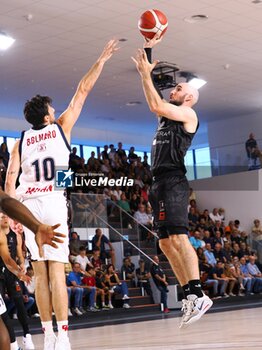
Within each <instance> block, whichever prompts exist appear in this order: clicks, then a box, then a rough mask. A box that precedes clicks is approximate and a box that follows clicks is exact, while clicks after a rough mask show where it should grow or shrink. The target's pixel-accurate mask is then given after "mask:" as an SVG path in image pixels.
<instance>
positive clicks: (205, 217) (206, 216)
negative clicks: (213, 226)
mask: <svg viewBox="0 0 262 350" xmlns="http://www.w3.org/2000/svg"><path fill="white" fill-rule="evenodd" d="M201 217H202V218H204V219H205V223H206V225H207V226H210V223H211V219H210V217H209V211H208V209H205V210H204V211H203V214H202V215H201Z"/></svg>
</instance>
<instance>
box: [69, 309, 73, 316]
mask: <svg viewBox="0 0 262 350" xmlns="http://www.w3.org/2000/svg"><path fill="white" fill-rule="evenodd" d="M68 316H73V314H72V312H71V309H70V308H69V309H68Z"/></svg>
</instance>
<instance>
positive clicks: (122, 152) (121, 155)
mask: <svg viewBox="0 0 262 350" xmlns="http://www.w3.org/2000/svg"><path fill="white" fill-rule="evenodd" d="M116 153H117V154H118V156H119V158H120V159H123V158H124V157H126V152H125V150H123V145H122V142H118V149H117V151H116Z"/></svg>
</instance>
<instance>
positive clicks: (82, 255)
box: [75, 245, 93, 271]
mask: <svg viewBox="0 0 262 350" xmlns="http://www.w3.org/2000/svg"><path fill="white" fill-rule="evenodd" d="M75 262H77V263H78V264H80V267H81V270H82V271H86V267H87V265H88V266H90V267H93V266H92V264H91V263H90V261H89V259H88V257H87V256H86V248H85V246H83V245H82V246H81V247H80V248H79V254H78V255H77V256H76V258H75Z"/></svg>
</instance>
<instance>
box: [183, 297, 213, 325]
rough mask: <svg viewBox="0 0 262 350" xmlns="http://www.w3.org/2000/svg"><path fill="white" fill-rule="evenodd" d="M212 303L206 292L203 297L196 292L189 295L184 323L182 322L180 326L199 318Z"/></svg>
mask: <svg viewBox="0 0 262 350" xmlns="http://www.w3.org/2000/svg"><path fill="white" fill-rule="evenodd" d="M212 305H213V301H212V300H211V299H210V298H209V297H208V296H207V295H205V294H204V295H203V297H201V298H198V297H197V296H196V295H195V294H190V295H188V297H187V303H186V306H185V308H186V310H185V314H184V317H183V324H182V322H181V324H180V328H182V327H184V326H188V325H190V324H192V323H194V322H196V321H197V320H199V319H200V318H201V317H202V316H203V315H204V313H205V312H207V310H208V309H210V308H211V306H212Z"/></svg>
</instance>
